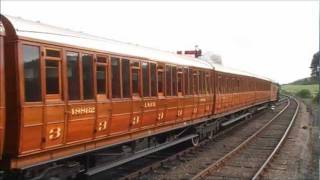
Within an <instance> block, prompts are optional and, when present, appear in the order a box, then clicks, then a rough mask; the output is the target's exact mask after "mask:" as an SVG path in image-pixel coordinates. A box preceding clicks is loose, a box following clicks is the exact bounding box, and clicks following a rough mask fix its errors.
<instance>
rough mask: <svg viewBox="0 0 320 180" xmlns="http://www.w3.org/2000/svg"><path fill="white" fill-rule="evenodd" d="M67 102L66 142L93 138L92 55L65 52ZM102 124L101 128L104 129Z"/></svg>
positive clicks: (94, 107) (94, 115) (94, 117)
mask: <svg viewBox="0 0 320 180" xmlns="http://www.w3.org/2000/svg"><path fill="white" fill-rule="evenodd" d="M66 63H67V65H66V67H67V73H66V75H67V85H68V92H67V94H68V96H67V97H68V104H67V111H66V112H67V114H68V116H67V130H66V132H67V135H66V139H67V142H68V143H73V142H79V141H85V140H87V141H88V140H91V139H93V138H94V132H95V123H96V121H95V119H96V103H95V100H94V91H95V89H94V73H93V72H94V62H93V55H92V54H88V53H80V52H76V51H74V52H72V51H67V52H66ZM104 127H105V126H104V125H103V129H104Z"/></svg>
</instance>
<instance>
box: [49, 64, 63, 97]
mask: <svg viewBox="0 0 320 180" xmlns="http://www.w3.org/2000/svg"><path fill="white" fill-rule="evenodd" d="M59 69H60V67H59V61H56V60H46V89H47V94H59V91H60V90H59V87H60V85H59Z"/></svg>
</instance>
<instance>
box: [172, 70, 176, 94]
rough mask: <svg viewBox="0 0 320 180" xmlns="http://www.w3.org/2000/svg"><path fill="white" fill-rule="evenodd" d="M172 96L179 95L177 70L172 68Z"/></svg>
mask: <svg viewBox="0 0 320 180" xmlns="http://www.w3.org/2000/svg"><path fill="white" fill-rule="evenodd" d="M172 95H173V96H176V95H177V68H176V67H172Z"/></svg>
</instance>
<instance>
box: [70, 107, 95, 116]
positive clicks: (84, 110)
mask: <svg viewBox="0 0 320 180" xmlns="http://www.w3.org/2000/svg"><path fill="white" fill-rule="evenodd" d="M95 112H96V107H75V108H72V109H71V114H72V115H82V114H93V113H95Z"/></svg>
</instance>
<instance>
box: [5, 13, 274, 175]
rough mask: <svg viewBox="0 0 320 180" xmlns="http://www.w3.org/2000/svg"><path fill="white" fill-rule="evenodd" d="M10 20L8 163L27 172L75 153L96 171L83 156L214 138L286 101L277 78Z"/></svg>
mask: <svg viewBox="0 0 320 180" xmlns="http://www.w3.org/2000/svg"><path fill="white" fill-rule="evenodd" d="M1 22H2V24H3V25H1V26H0V28H1V31H0V43H1V48H0V53H1V54H0V80H1V81H0V90H1V91H0V95H1V96H0V136H1V138H0V140H1V144H0V148H1V149H0V152H2V156H1V157H2V161H1V168H2V169H3V170H5V171H9V172H15V173H16V172H19V173H16V174H19V176H20V175H21V174H22V176H23V177H25V178H30V179H32V178H33V177H37V176H38V175H39V174H41V170H37V171H36V172H38V173H39V174H37V173H34V174H33V175H25V174H26V171H27V170H29V169H31V170H32V169H35V168H37V167H41V168H42V170H43V169H45V167H50V166H51V164H52V163H53V162H57V163H58V164H59V162H62V161H63V160H65V159H72V158H73V157H74V156H75V155H77V158H78V159H72V161H73V162H77V163H78V164H79V165H80V166H81V167H82V168H83V167H84V169H85V171H86V170H88V166H86V165H83V160H82V159H81V158H79V157H82V156H81V155H83V157H84V156H85V155H87V154H90V153H92V152H94V151H95V150H98V149H99V150H101V149H107V148H108V147H114V146H116V145H117V146H119V145H120V146H121V144H126V143H127V145H128V142H129V144H132V142H138V141H137V140H141V139H144V138H150V137H152V138H155V140H159V139H163V137H169V135H168V134H170V136H171V135H172V134H174V133H172V132H184V131H186V132H188V133H189V134H198V135H199V137H201V138H204V137H205V136H206V133H208V132H209V134H210V133H212V132H216V131H217V130H218V129H219V127H220V125H221V122H223V120H227V119H228V117H230V115H235V114H239V115H240V114H243V113H244V112H249V111H252V110H254V109H255V108H257V107H260V106H263V105H264V104H266V103H269V102H272V101H275V100H276V98H277V86H276V85H274V84H273V83H272V82H271V81H270V80H268V79H266V78H261V77H258V76H255V75H252V74H249V73H245V72H241V71H237V70H232V69H228V68H225V67H223V66H219V65H212V64H209V63H207V62H205V61H201V60H199V59H195V58H191V57H186V56H183V55H177V54H173V53H170V52H164V51H159V50H155V49H151V48H145V47H141V46H137V45H131V44H127V43H121V42H118V41H113V40H109V39H104V38H100V37H95V36H91V35H88V34H84V33H80V32H74V31H70V30H66V29H61V28H57V27H53V26H49V25H44V24H41V23H38V22H31V21H27V20H23V19H21V18H15V17H10V16H7V17H4V16H1ZM4 67H5V68H4ZM4 76H5V78H4ZM4 79H5V81H4ZM4 82H5V83H4ZM5 98H6V101H5V100H4V99H5ZM5 104H6V105H5ZM5 107H6V111H5ZM5 114H6V118H5ZM4 124H5V125H4ZM4 127H5V128H4ZM4 129H5V130H4ZM189 129H191V130H189ZM3 130H4V131H5V133H3V132H4V131H3ZM180 130H181V131H180ZM186 134H187V133H186ZM165 139H170V138H165ZM149 140H150V139H149ZM160 142H161V141H160V140H159V141H157V143H158V144H160ZM163 142H167V140H165V141H163ZM135 146H137V144H135ZM79 159H80V160H79ZM41 168H40V169H41ZM38 169H39V168H38ZM16 170H17V171H16ZM20 170H21V171H20ZM23 170H25V171H23ZM21 172H23V173H21ZM42 172H43V171H42ZM15 173H14V174H15Z"/></svg>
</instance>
